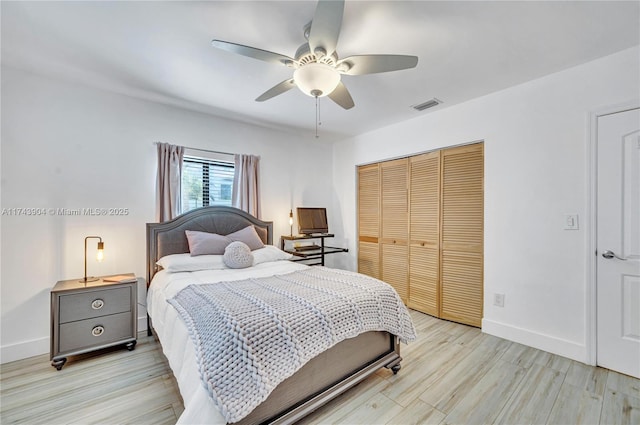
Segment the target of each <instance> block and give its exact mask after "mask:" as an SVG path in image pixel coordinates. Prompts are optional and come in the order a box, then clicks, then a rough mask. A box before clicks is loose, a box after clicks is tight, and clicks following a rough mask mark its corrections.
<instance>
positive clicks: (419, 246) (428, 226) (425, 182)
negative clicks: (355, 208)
mask: <svg viewBox="0 0 640 425" xmlns="http://www.w3.org/2000/svg"><path fill="white" fill-rule="evenodd" d="M409 188H410V189H409V223H410V224H409V235H410V236H409V302H408V306H409V307H411V308H413V309H416V310H418V311H422V312H423V313H427V314H431V315H433V316H437V315H438V314H439V312H438V305H439V303H438V300H439V283H440V282H439V278H440V277H439V275H440V273H439V272H440V270H439V269H440V151H437V152H431V153H427V154H423V155H418V156H413V157H411V158H410V159H409Z"/></svg>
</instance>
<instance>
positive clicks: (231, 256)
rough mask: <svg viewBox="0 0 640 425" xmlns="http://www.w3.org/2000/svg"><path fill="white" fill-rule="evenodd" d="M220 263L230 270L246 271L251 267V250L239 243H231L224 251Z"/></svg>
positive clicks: (244, 244)
mask: <svg viewBox="0 0 640 425" xmlns="http://www.w3.org/2000/svg"><path fill="white" fill-rule="evenodd" d="M222 261H224V263H225V264H226V265H227V266H228V267H229V268H232V269H246V268H247V267H251V266H253V254H252V253H251V248H249V246H248V245H247V244H246V243H244V242H240V241H235V242H231V243H230V244H229V245H227V247H226V248H225V249H224V255H223V256H222Z"/></svg>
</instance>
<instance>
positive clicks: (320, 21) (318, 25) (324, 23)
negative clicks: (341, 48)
mask: <svg viewBox="0 0 640 425" xmlns="http://www.w3.org/2000/svg"><path fill="white" fill-rule="evenodd" d="M343 13H344V0H335V1H334V0H319V1H318V5H317V6H316V12H315V14H314V15H313V20H312V21H311V29H310V30H309V48H310V50H311V53H315V52H316V49H324V51H325V52H326V55H327V56H330V55H332V54H333V52H335V51H336V45H337V44H338V37H339V36H340V27H341V26H342V15H343Z"/></svg>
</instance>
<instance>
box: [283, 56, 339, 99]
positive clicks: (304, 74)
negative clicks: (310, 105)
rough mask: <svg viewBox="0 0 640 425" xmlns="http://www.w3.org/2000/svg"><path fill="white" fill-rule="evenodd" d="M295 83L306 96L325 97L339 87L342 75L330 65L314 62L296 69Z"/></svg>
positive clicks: (294, 74)
mask: <svg viewBox="0 0 640 425" xmlns="http://www.w3.org/2000/svg"><path fill="white" fill-rule="evenodd" d="M293 81H295V83H296V85H297V86H298V88H299V89H300V90H302V92H303V93H304V94H306V95H309V96H312V97H323V96H327V95H328V94H329V93H331V92H332V91H333V90H334V89H335V88H336V87H337V86H338V84H339V83H340V73H339V72H338V71H336V69H335V68H333V67H332V66H330V65H327V64H324V63H317V62H312V63H308V64H306V65H304V66H302V67H300V68H298V69H296V70H295V72H294V73H293Z"/></svg>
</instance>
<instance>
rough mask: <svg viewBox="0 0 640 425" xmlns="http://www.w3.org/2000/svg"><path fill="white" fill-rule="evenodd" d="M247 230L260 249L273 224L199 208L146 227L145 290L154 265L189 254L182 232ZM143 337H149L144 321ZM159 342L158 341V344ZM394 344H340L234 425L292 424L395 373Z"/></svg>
mask: <svg viewBox="0 0 640 425" xmlns="http://www.w3.org/2000/svg"><path fill="white" fill-rule="evenodd" d="M249 225H253V226H254V227H255V228H256V231H257V232H258V234H259V235H260V237H261V239H262V241H263V242H264V243H265V244H268V245H272V244H273V223H272V222H268V221H262V220H259V219H257V218H255V217H253V216H252V215H250V214H248V213H246V212H244V211H241V210H239V209H236V208H232V207H216V206H214V207H203V208H198V209H196V210H192V211H189V212H187V213H185V214H183V215H181V216H179V217H176V218H175V219H173V220H171V221H167V222H164V223H148V224H147V286H148V285H149V284H150V282H151V280H152V279H153V276H154V275H155V273H156V272H157V271H158V266H157V265H156V261H157V260H158V259H159V258H161V257H163V256H165V255H169V254H179V253H186V252H189V245H188V242H187V238H186V236H185V232H184V231H185V230H197V231H202V232H210V233H218V234H222V235H227V234H229V233H233V232H235V231H237V230H240V229H243V228H244V227H246V226H249ZM147 321H148V333H149V335H152V324H151V319H150V318H149V316H147ZM160 342H161V343H162V341H160ZM401 360H402V358H401V357H400V345H399V342H398V340H397V338H396V337H395V336H394V335H392V334H389V333H387V332H366V333H364V334H362V335H360V336H358V337H355V338H350V339H347V340H344V341H342V342H340V343H338V344H337V345H335V346H334V347H332V348H331V349H329V350H327V351H325V352H324V353H322V354H320V355H318V356H317V357H315V358H314V359H312V360H310V361H309V362H308V363H307V364H305V365H304V366H303V367H302V368H301V369H300V370H298V372H296V373H295V374H294V375H292V376H291V377H289V378H288V379H286V380H285V381H283V382H282V383H280V385H278V386H277V387H276V388H275V389H274V390H273V392H272V393H271V394H270V395H269V397H268V398H267V399H266V400H265V401H264V402H263V403H262V404H260V405H259V406H258V407H257V408H256V409H255V410H254V411H253V412H251V413H250V414H249V415H248V416H247V417H246V418H244V419H243V420H242V421H240V422H237V424H242V425H244V424H258V423H275V424H280V423H293V422H295V421H298V420H300V419H301V418H303V417H304V416H306V415H308V414H309V413H311V412H313V411H314V410H315V409H317V408H318V407H320V406H322V405H323V404H325V403H327V402H328V401H330V400H331V399H333V398H335V397H337V396H338V395H340V394H342V393H343V392H344V391H346V390H348V389H349V388H351V387H353V386H354V385H356V384H358V383H359V382H361V381H362V380H363V379H365V378H367V377H368V376H370V375H371V374H373V373H375V372H376V371H377V370H378V369H380V368H382V367H386V368H389V369H391V370H392V371H393V373H394V374H395V373H398V371H399V370H400V361H401Z"/></svg>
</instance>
